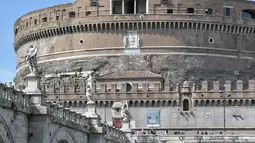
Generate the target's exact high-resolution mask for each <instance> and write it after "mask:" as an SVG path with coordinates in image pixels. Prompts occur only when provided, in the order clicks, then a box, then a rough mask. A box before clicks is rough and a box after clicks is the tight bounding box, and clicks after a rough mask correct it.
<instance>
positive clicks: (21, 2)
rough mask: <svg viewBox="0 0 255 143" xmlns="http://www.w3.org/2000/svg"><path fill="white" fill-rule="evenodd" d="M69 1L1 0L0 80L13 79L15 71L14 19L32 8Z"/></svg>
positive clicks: (67, 0) (69, 0) (7, 80)
mask: <svg viewBox="0 0 255 143" xmlns="http://www.w3.org/2000/svg"><path fill="white" fill-rule="evenodd" d="M69 2H72V0H2V2H1V5H2V6H1V9H0V13H2V14H1V22H0V58H1V60H0V82H2V83H4V82H9V81H13V78H14V76H15V73H16V57H15V51H14V47H13V39H14V33H13V27H14V23H15V21H16V20H17V19H18V18H19V17H20V16H22V15H24V14H26V13H28V12H31V11H33V10H36V9H41V8H45V7H49V6H53V5H57V4H64V3H69Z"/></svg>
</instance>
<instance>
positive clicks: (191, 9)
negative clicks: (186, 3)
mask: <svg viewBox="0 0 255 143" xmlns="http://www.w3.org/2000/svg"><path fill="white" fill-rule="evenodd" d="M187 13H195V10H194V8H187Z"/></svg>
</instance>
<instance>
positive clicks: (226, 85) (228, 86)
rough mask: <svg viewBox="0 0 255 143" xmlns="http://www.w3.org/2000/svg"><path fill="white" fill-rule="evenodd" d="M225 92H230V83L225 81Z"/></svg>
mask: <svg viewBox="0 0 255 143" xmlns="http://www.w3.org/2000/svg"><path fill="white" fill-rule="evenodd" d="M225 91H226V92H228V91H231V81H230V80H226V82H225Z"/></svg>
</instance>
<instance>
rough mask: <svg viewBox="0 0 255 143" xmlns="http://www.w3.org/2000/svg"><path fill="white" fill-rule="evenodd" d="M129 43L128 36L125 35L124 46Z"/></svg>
mask: <svg viewBox="0 0 255 143" xmlns="http://www.w3.org/2000/svg"><path fill="white" fill-rule="evenodd" d="M127 44H128V37H127V36H124V37H123V45H124V48H127Z"/></svg>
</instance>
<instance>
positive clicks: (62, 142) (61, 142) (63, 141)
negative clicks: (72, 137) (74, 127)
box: [58, 139, 69, 143]
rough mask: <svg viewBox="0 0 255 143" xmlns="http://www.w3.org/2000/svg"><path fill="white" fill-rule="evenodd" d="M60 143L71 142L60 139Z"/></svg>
mask: <svg viewBox="0 0 255 143" xmlns="http://www.w3.org/2000/svg"><path fill="white" fill-rule="evenodd" d="M58 143H69V142H68V141H67V140H64V139H63V140H60V141H58Z"/></svg>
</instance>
